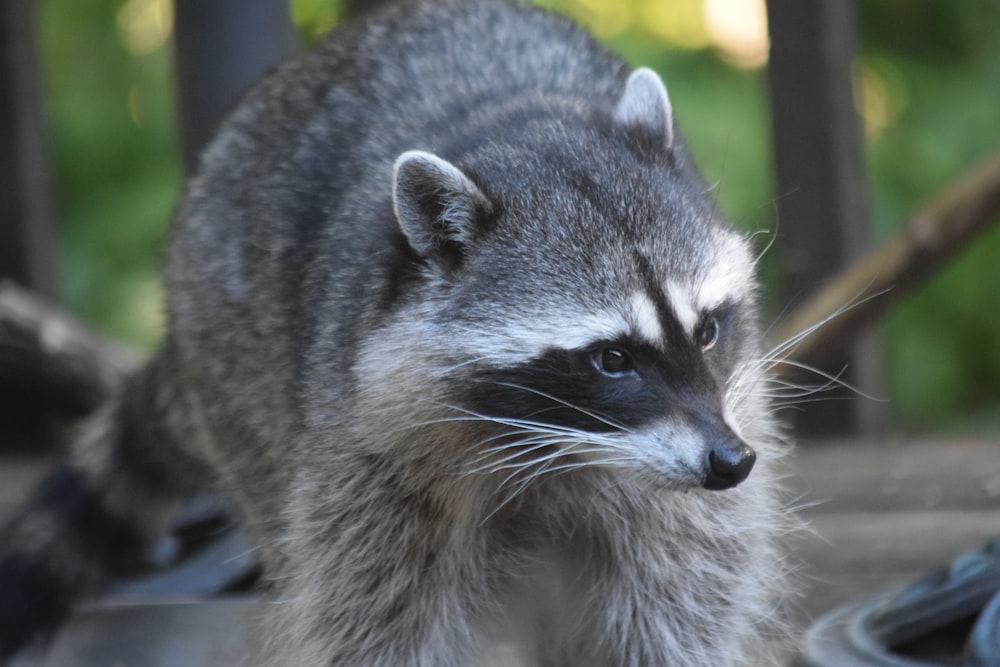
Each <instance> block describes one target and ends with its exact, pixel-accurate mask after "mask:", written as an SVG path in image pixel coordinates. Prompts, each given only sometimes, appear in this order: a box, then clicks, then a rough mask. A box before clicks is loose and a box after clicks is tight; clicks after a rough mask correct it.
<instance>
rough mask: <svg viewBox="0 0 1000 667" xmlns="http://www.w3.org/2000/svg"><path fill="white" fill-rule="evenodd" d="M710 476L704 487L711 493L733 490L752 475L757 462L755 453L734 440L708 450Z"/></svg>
mask: <svg viewBox="0 0 1000 667" xmlns="http://www.w3.org/2000/svg"><path fill="white" fill-rule="evenodd" d="M707 459H708V474H707V475H706V476H705V483H704V486H705V488H706V489H709V490H710V491H721V490H723V489H731V488H733V487H734V486H736V485H737V484H739V483H740V482H742V481H743V480H745V479H746V478H747V475H749V474H750V470H751V469H753V464H754V462H755V461H756V460H757V455H756V454H754V451H753V450H752V449H750V448H749V447H747V446H746V444H744V443H743V442H741V441H739V440H737V439H735V438H733V439H727V440H724V441H722V442H719V443H716V444H713V445H712V448H711V449H709V450H708V456H707Z"/></svg>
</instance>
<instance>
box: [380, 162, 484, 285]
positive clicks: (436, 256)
mask: <svg viewBox="0 0 1000 667" xmlns="http://www.w3.org/2000/svg"><path fill="white" fill-rule="evenodd" d="M392 205H393V209H394V210H395V212H396V220H397V221H398V222H399V226H400V228H401V229H402V230H403V234H405V235H406V238H407V240H409V242H410V246H411V247H412V248H413V249H414V250H415V251H416V252H417V254H418V255H420V256H421V257H423V258H425V259H427V260H429V261H430V262H431V263H432V264H434V265H436V266H437V267H438V268H439V269H441V270H443V271H444V272H445V273H450V272H451V271H453V270H454V269H456V268H457V267H458V265H459V263H460V262H461V260H462V256H463V254H464V250H465V248H466V247H468V246H469V244H470V243H472V242H473V241H474V239H475V235H476V224H477V221H479V220H481V219H482V218H483V217H484V216H485V215H486V214H487V213H488V212H489V210H490V209H491V208H492V206H491V204H490V201H489V199H487V198H486V195H484V194H483V193H482V191H481V190H480V189H479V188H478V187H477V186H476V184H475V183H473V182H472V181H471V180H470V179H469V177H468V176H466V175H465V174H464V173H462V171H461V170H460V169H459V168H458V167H456V166H455V165H453V164H452V163H450V162H448V161H447V160H442V159H441V158H439V157H438V156H437V155H434V154H433V153H427V152H424V151H407V152H405V153H403V154H402V155H400V156H399V157H398V158H397V159H396V163H395V164H394V165H393V185H392Z"/></svg>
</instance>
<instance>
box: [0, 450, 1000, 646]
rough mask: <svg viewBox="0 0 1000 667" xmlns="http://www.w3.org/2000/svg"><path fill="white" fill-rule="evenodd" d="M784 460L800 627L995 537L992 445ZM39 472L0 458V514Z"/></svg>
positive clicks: (28, 463)
mask: <svg viewBox="0 0 1000 667" xmlns="http://www.w3.org/2000/svg"><path fill="white" fill-rule="evenodd" d="M790 463H791V468H792V474H791V477H790V480H789V486H790V487H791V488H792V490H793V492H794V494H795V496H796V500H795V504H796V505H797V506H798V507H799V508H800V509H799V514H800V515H801V516H802V517H803V519H804V520H805V522H806V524H807V526H808V529H807V530H804V531H803V532H802V533H801V534H799V535H797V536H796V537H795V538H794V539H793V540H792V546H793V556H792V560H793V562H794V563H795V564H796V566H797V569H798V575H797V580H798V583H799V585H800V588H801V591H802V592H801V596H800V598H799V601H798V603H797V604H796V609H797V613H796V621H797V622H799V623H800V624H801V625H802V627H803V628H804V627H805V626H806V625H808V623H809V622H810V620H811V619H814V618H816V617H818V616H819V615H820V614H822V613H823V612H825V611H827V610H829V609H831V608H832V607H834V606H835V605H838V604H841V603H844V602H849V601H854V600H860V599H864V598H867V597H870V596H872V595H875V594H877V593H880V592H883V591H885V590H888V589H890V588H893V587H895V586H899V585H902V584H905V583H907V582H909V581H911V580H913V579H914V578H916V577H919V576H920V575H922V574H925V573H926V572H928V571H930V570H931V569H934V568H936V567H938V566H940V565H943V564H945V563H947V562H948V561H950V560H951V559H952V558H953V557H954V556H955V555H957V554H959V553H960V552H962V551H964V550H968V549H972V548H975V547H978V546H980V545H981V544H983V543H984V542H986V541H987V540H989V539H991V538H993V537H996V536H1000V511H998V509H1000V440H986V439H962V438H951V439H949V440H947V441H945V440H916V441H909V440H908V441H903V440H899V441H893V442H850V443H827V444H823V445H814V446H805V447H801V448H800V449H799V450H798V451H797V452H796V453H795V454H794V455H793V457H792V458H791V461H790ZM44 469H45V464H44V463H43V462H40V461H37V460H28V459H20V460H0V513H3V512H6V511H8V510H9V509H10V507H11V505H12V504H13V503H14V502H16V501H17V500H18V499H19V498H21V497H23V496H24V494H25V493H27V492H28V490H29V489H30V487H31V485H32V484H33V482H34V481H35V480H36V479H38V477H39V476H40V475H41V474H42V472H43V471H44Z"/></svg>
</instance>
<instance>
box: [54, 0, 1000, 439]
mask: <svg viewBox="0 0 1000 667" xmlns="http://www.w3.org/2000/svg"><path fill="white" fill-rule="evenodd" d="M539 1H540V2H542V4H545V5H547V6H550V7H553V8H555V9H557V10H559V11H563V12H566V13H569V14H571V15H573V16H575V17H577V19H578V20H580V21H581V22H583V23H584V24H586V25H588V26H589V27H590V28H591V29H592V30H594V31H595V32H597V33H598V35H599V36H600V37H601V38H602V39H604V40H605V41H606V42H608V43H609V45H610V46H611V48H612V49H614V50H615V51H617V52H619V53H621V54H622V55H623V56H624V57H626V58H627V59H628V60H629V61H630V62H633V63H635V64H640V63H641V64H645V65H649V66H652V67H654V68H656V69H658V70H659V71H660V72H661V73H662V74H663V76H664V79H665V80H666V81H667V85H668V88H669V89H670V92H671V98H672V100H673V102H674V105H675V110H676V114H677V116H678V120H679V122H680V124H681V126H682V127H683V128H684V131H685V134H686V136H687V138H688V141H689V143H690V144H691V146H692V149H693V151H694V152H695V155H696V157H697V158H698V161H699V163H700V165H701V167H702V169H703V171H704V173H705V175H706V178H707V179H708V181H709V182H710V183H712V184H714V185H715V187H716V192H717V195H718V197H719V201H720V203H721V206H722V208H723V210H724V211H726V213H727V214H728V215H729V216H730V218H731V219H733V220H734V222H736V223H737V224H739V225H741V226H742V227H744V228H745V229H748V230H768V229H772V228H773V225H774V211H773V202H774V200H775V197H777V196H780V194H781V193H774V192H773V182H772V176H771V155H770V148H769V146H770V126H769V121H768V117H767V101H766V76H765V73H764V70H763V68H762V67H761V66H760V65H759V64H757V65H756V66H753V65H754V62H755V60H754V59H755V58H757V57H758V56H759V55H760V54H759V49H760V45H759V44H757V46H756V47H754V45H753V44H750V45H749V46H747V44H742V45H741V43H738V39H739V38H740V35H739V34H736V35H735V36H733V35H732V34H729V33H726V32H725V30H726V26H725V25H721V26H720V25H716V23H713V20H717V19H718V17H719V16H721V17H722V18H723V19H725V18H726V17H730V18H732V17H737V19H738V20H735V21H729V23H730V25H729V28H733V27H736V28H742V29H744V30H745V29H746V26H748V25H750V26H752V25H754V22H753V20H751V19H753V18H754V16H755V14H753V12H754V11H759V8H760V4H759V0H671V1H669V2H668V1H667V0H539ZM36 6H37V8H38V12H39V25H40V34H41V44H42V62H43V69H44V72H43V74H44V79H45V90H46V94H47V113H48V118H49V128H50V137H51V149H52V157H53V162H54V175H55V181H56V217H57V224H58V237H59V260H60V285H61V290H62V296H63V299H64V300H65V302H66V303H67V304H68V306H69V307H70V308H71V309H72V310H74V311H75V312H77V313H79V314H80V315H82V316H83V317H84V318H86V319H88V320H90V321H92V322H93V323H95V324H96V326H98V327H99V328H101V329H103V330H104V331H106V332H108V333H110V334H111V335H114V336H116V337H119V338H122V339H125V340H127V341H130V342H132V343H134V344H136V345H139V346H142V347H149V346H152V345H153V344H155V341H156V339H157V337H158V336H159V332H160V330H161V328H162V317H161V308H162V306H161V304H162V295H161V290H160V282H159V277H158V276H159V267H160V256H161V250H162V246H163V242H164V239H165V236H166V229H167V220H168V218H169V215H170V210H171V207H172V204H173V200H174V199H175V197H176V195H177V192H178V190H179V188H180V183H181V170H180V166H179V159H178V153H177V148H176V142H175V139H176V135H175V131H174V127H173V116H172V96H173V81H172V79H171V70H170V48H169V36H170V5H169V0H90V2H86V3H69V2H65V0H39V2H37V3H36ZM859 7H860V18H861V35H862V52H861V54H860V56H859V61H858V68H857V70H858V76H857V79H858V81H857V83H858V85H857V88H858V105H859V109H860V110H861V111H863V114H864V118H865V126H866V129H867V132H868V148H867V154H868V178H869V182H870V184H871V204H872V212H873V216H872V217H873V235H874V237H875V238H876V239H882V238H885V237H886V236H887V235H888V234H890V233H891V232H892V230H893V229H895V228H896V226H897V225H898V224H899V223H901V222H902V221H903V220H904V219H905V218H906V217H907V216H909V215H911V214H912V213H913V212H914V211H915V210H916V209H917V208H918V207H919V205H920V204H921V202H923V201H926V200H927V199H929V198H930V197H931V196H932V195H933V194H934V193H936V192H937V191H939V190H940V189H941V188H943V187H945V186H946V185H947V184H948V183H949V182H951V181H952V180H954V179H956V178H957V177H958V176H959V175H960V174H961V173H962V172H963V171H964V170H966V169H968V168H970V167H971V166H973V165H974V164H976V163H977V162H978V161H979V160H981V159H982V158H984V157H985V156H986V155H988V154H990V153H991V152H995V151H997V150H1000V129H998V128H1000V123H998V120H1000V3H997V2H996V1H995V0H926V1H925V2H922V3H913V2H911V1H910V0H861V2H860V4H859ZM709 10H712V11H714V12H715V14H714V16H715V19H713V18H712V16H711V15H710V14H711V12H710V11H709ZM292 12H293V19H294V21H295V24H296V27H297V29H298V32H299V36H300V37H301V39H302V41H303V42H308V41H309V40H311V39H313V38H314V37H316V36H317V35H318V34H320V33H322V32H324V31H326V30H327V29H329V28H330V27H332V26H333V25H335V24H336V22H337V19H338V15H339V5H338V3H337V2H336V1H335V0H293V1H292ZM741 12H742V13H741ZM746 12H750V13H749V14H746ZM724 22H725V21H724ZM720 30H721V31H722V32H720ZM727 35H729V36H728V37H727ZM744 37H745V35H744ZM733 40H737V41H735V42H734V41H733ZM747 48H749V49H750V50H749V51H747ZM754 48H757V50H758V51H756V52H755V51H754V50H753V49H754ZM741 49H742V50H741ZM755 54H756V55H755ZM733 63H737V65H734V64H733ZM783 224H792V223H791V222H785V223H783ZM762 242H766V238H763V239H762ZM775 254H776V253H774V252H773V251H772V252H771V253H769V255H768V257H767V258H766V260H767V261H766V263H765V277H768V278H769V279H770V281H771V282H772V284H773V276H774V275H775V273H776V271H775V260H776V257H775ZM998 260H1000V230H997V231H994V232H992V233H989V234H988V235H987V236H986V237H985V238H983V239H981V240H980V241H979V242H978V243H977V245H976V246H975V247H974V248H972V249H971V250H970V251H969V252H967V253H966V254H965V255H964V256H963V257H961V259H960V260H959V261H957V262H956V263H954V264H953V265H952V266H949V267H948V268H947V269H946V270H944V271H943V272H942V273H941V274H940V275H939V276H938V277H937V278H936V279H935V280H933V281H932V282H931V283H930V284H929V285H928V286H927V287H926V288H924V289H922V290H921V291H920V292H919V293H918V294H917V295H916V296H914V297H913V298H910V299H909V300H907V301H906V302H905V303H904V304H903V305H902V306H900V307H899V308H898V309H897V310H896V311H895V312H894V313H893V314H892V315H891V316H890V317H889V318H888V320H887V322H886V324H885V327H884V331H885V341H886V345H885V347H886V359H885V363H886V372H887V382H888V394H889V399H890V406H891V410H892V411H893V413H894V415H895V417H896V419H897V423H898V424H900V425H901V426H902V427H904V428H921V429H927V428H993V429H995V428H997V427H1000V271H998V270H997V262H998ZM771 307H772V311H773V312H774V313H775V314H777V313H778V312H779V310H780V308H779V306H778V304H772V305H771Z"/></svg>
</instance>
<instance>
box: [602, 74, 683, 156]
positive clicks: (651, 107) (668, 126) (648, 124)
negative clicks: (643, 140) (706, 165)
mask: <svg viewBox="0 0 1000 667" xmlns="http://www.w3.org/2000/svg"><path fill="white" fill-rule="evenodd" d="M611 117H612V119H613V120H614V122H615V124H616V125H619V126H621V127H627V128H640V129H642V130H643V131H645V132H647V133H649V134H650V135H652V136H654V137H656V138H657V139H658V141H659V142H660V144H661V145H662V146H664V147H665V148H666V149H667V150H670V149H672V148H673V147H674V112H673V107H672V106H671V104H670V97H669V96H668V95H667V87H666V86H664V85H663V80H662V79H661V78H660V75H659V74H657V73H656V72H654V71H653V70H651V69H649V68H648V67H640V68H638V69H636V70H635V71H634V72H632V74H631V75H629V77H628V81H627V82H626V83H625V92H624V93H622V96H621V98H619V100H618V104H617V105H616V106H615V110H614V112H613V113H612V116H611Z"/></svg>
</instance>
